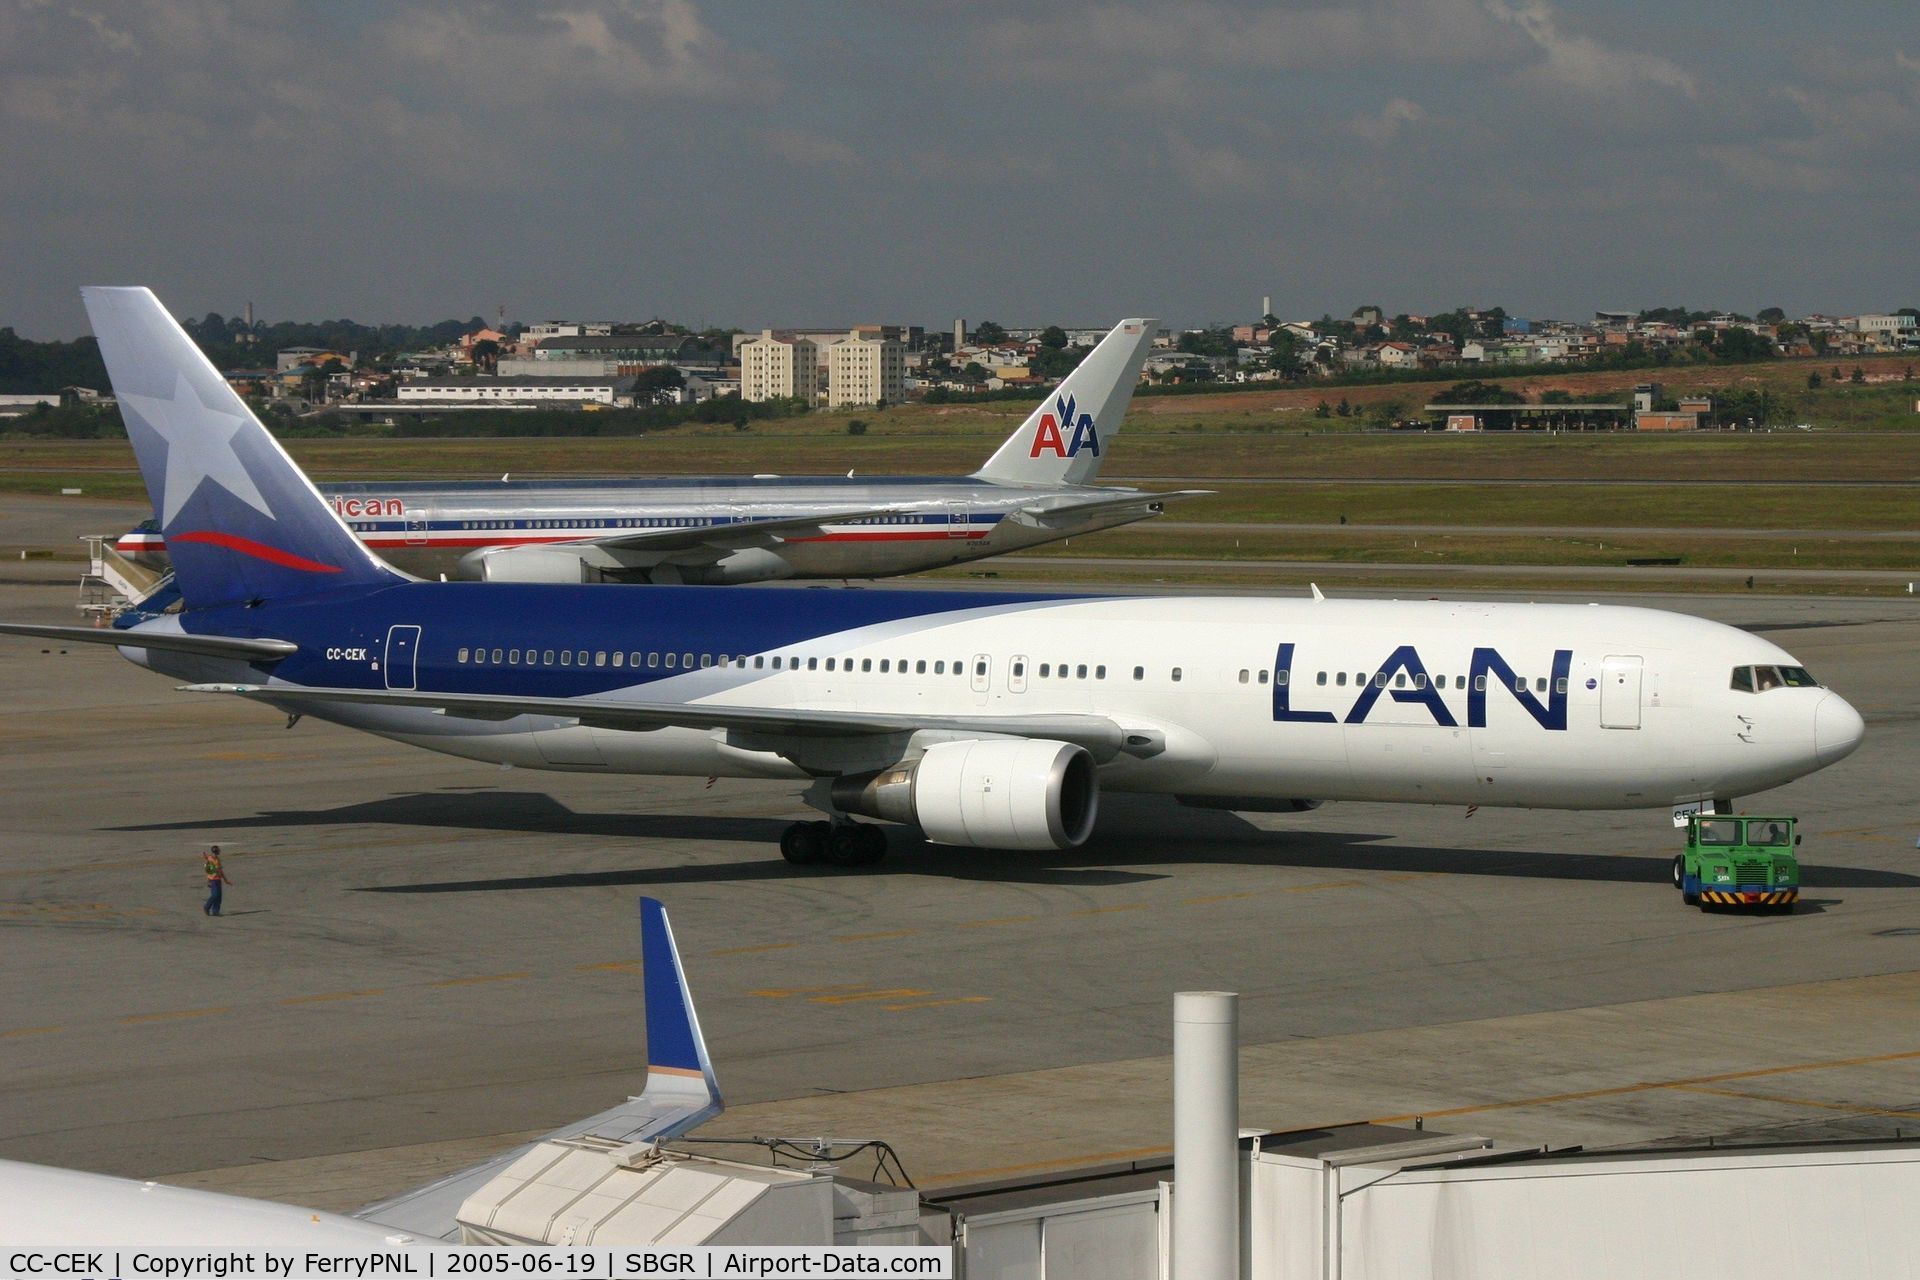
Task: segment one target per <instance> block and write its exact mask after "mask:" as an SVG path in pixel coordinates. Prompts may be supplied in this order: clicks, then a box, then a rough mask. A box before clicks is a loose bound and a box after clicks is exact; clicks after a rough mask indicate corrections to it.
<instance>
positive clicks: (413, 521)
mask: <svg viewBox="0 0 1920 1280" xmlns="http://www.w3.org/2000/svg"><path fill="white" fill-rule="evenodd" d="M426 540H427V517H426V514H425V513H424V512H421V511H417V510H413V509H409V510H408V511H407V545H408V546H410V547H417V546H421V545H423V544H424V543H425V542H426Z"/></svg>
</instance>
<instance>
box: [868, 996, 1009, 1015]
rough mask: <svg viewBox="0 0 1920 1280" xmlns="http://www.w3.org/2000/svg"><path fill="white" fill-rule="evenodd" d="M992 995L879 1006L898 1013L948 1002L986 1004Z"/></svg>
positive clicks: (935, 1006) (933, 1006)
mask: <svg viewBox="0 0 1920 1280" xmlns="http://www.w3.org/2000/svg"><path fill="white" fill-rule="evenodd" d="M992 999H993V997H992V996H950V997H948V998H947V999H945V1000H916V1001H914V1002H913V1003H911V1004H883V1005H881V1006H880V1007H881V1008H882V1009H884V1010H886V1011H887V1012H888V1013H899V1012H900V1011H901V1010H903V1009H938V1008H940V1007H941V1006H942V1005H949V1004H986V1003H987V1002H988V1001H989V1000H992Z"/></svg>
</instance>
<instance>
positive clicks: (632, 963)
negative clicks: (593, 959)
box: [573, 960, 640, 973]
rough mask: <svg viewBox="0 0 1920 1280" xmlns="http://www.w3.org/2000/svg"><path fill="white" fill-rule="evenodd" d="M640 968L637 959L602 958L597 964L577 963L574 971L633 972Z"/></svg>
mask: <svg viewBox="0 0 1920 1280" xmlns="http://www.w3.org/2000/svg"><path fill="white" fill-rule="evenodd" d="M639 969H640V962H639V961H638V960H603V961H601V962H600V963H599V964H577V965H575V966H573V971H574V972H575V973H609V972H610V973H635V972H637V971H638V970H639Z"/></svg>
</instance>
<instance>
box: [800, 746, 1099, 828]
mask: <svg viewBox="0 0 1920 1280" xmlns="http://www.w3.org/2000/svg"><path fill="white" fill-rule="evenodd" d="M832 794H833V803H834V805H835V807H837V808H839V809H843V810H845V811H846V812H848V813H862V814H866V815H867V816H868V817H872V818H885V819H887V820H888V821H890V822H911V823H918V824H919V826H920V829H921V830H922V831H924V832H926V834H927V839H929V840H931V841H933V842H934V843H935V844H957V845H967V846H970V847H972V848H976V849H1072V848H1075V847H1077V846H1078V845H1080V844H1081V843H1083V842H1084V841H1085V840H1086V838H1087V837H1088V836H1089V835H1091V834H1092V833H1093V820H1094V817H1095V816H1096V815H1097V814H1098V812H1099V809H1100V779H1099V775H1098V774H1097V773H1096V772H1095V771H1094V764H1093V757H1092V756H1090V755H1088V754H1087V751H1086V749H1085V748H1084V747H1076V746H1074V745H1073V744H1072V743H1070V742H1053V741H1049V740H1047V739H1044V738H1031V739H1023V740H1019V741H1013V740H1007V739H969V740H967V741H964V742H941V743H936V744H935V745H933V746H931V747H929V748H927V751H926V754H924V755H922V756H921V757H920V758H919V759H918V760H915V761H913V762H911V763H910V764H901V765H895V766H893V767H892V768H889V769H882V770H880V771H878V772H877V773H864V774H850V775H847V776H845V777H841V778H838V779H836V780H835V781H834V784H833V793H832Z"/></svg>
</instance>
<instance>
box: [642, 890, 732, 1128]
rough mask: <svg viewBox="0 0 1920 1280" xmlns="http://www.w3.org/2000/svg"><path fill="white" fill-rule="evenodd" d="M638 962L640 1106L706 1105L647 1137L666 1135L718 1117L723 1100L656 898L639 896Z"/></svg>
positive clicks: (677, 953)
mask: <svg viewBox="0 0 1920 1280" xmlns="http://www.w3.org/2000/svg"><path fill="white" fill-rule="evenodd" d="M640 962H641V964H642V966H643V967H644V969H645V977H644V981H645V984H646V996H647V1087H646V1089H645V1091H644V1092H643V1093H642V1094H641V1095H640V1100H641V1102H642V1104H645V1103H646V1102H647V1101H648V1099H650V1098H654V1099H660V1100H662V1101H664V1100H665V1099H666V1098H667V1097H669V1096H671V1097H674V1098H681V1097H683V1096H684V1095H686V1094H688V1093H694V1094H697V1095H699V1096H700V1098H701V1100H702V1101H703V1103H704V1104H706V1105H704V1106H702V1107H701V1109H700V1114H698V1116H696V1117H688V1118H687V1119H685V1120H684V1121H683V1122H681V1123H677V1124H676V1125H674V1126H673V1127H672V1132H671V1133H668V1132H661V1133H656V1134H653V1135H651V1136H653V1137H655V1138H656V1139H658V1138H668V1137H672V1136H673V1134H675V1133H682V1132H685V1131H686V1130H687V1129H691V1128H692V1127H693V1126H694V1125H695V1124H698V1123H699V1122H700V1121H701V1120H705V1119H708V1118H709V1117H710V1116H714V1115H718V1114H719V1113H720V1108H721V1106H722V1103H721V1099H720V1084H719V1082H718V1081H717V1080H716V1079H715V1078H714V1074H713V1061H712V1059H710V1058H708V1057H707V1041H706V1037H705V1036H702V1035H701V1034H700V1016H699V1015H698V1014H696V1013H695V1012H694V1011H693V996H692V995H691V994H690V993H689V992H688V990H687V975H686V971H685V970H684V969H682V968H681V967H680V949H679V948H678V947H676V946H674V944H673V926H672V925H670V924H668V923H667V909H666V907H664V906H663V905H661V902H660V900H659V899H658V898H642V899H640ZM707 1106H711V1108H712V1110H711V1111H708V1110H707V1109H706V1107H707Z"/></svg>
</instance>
